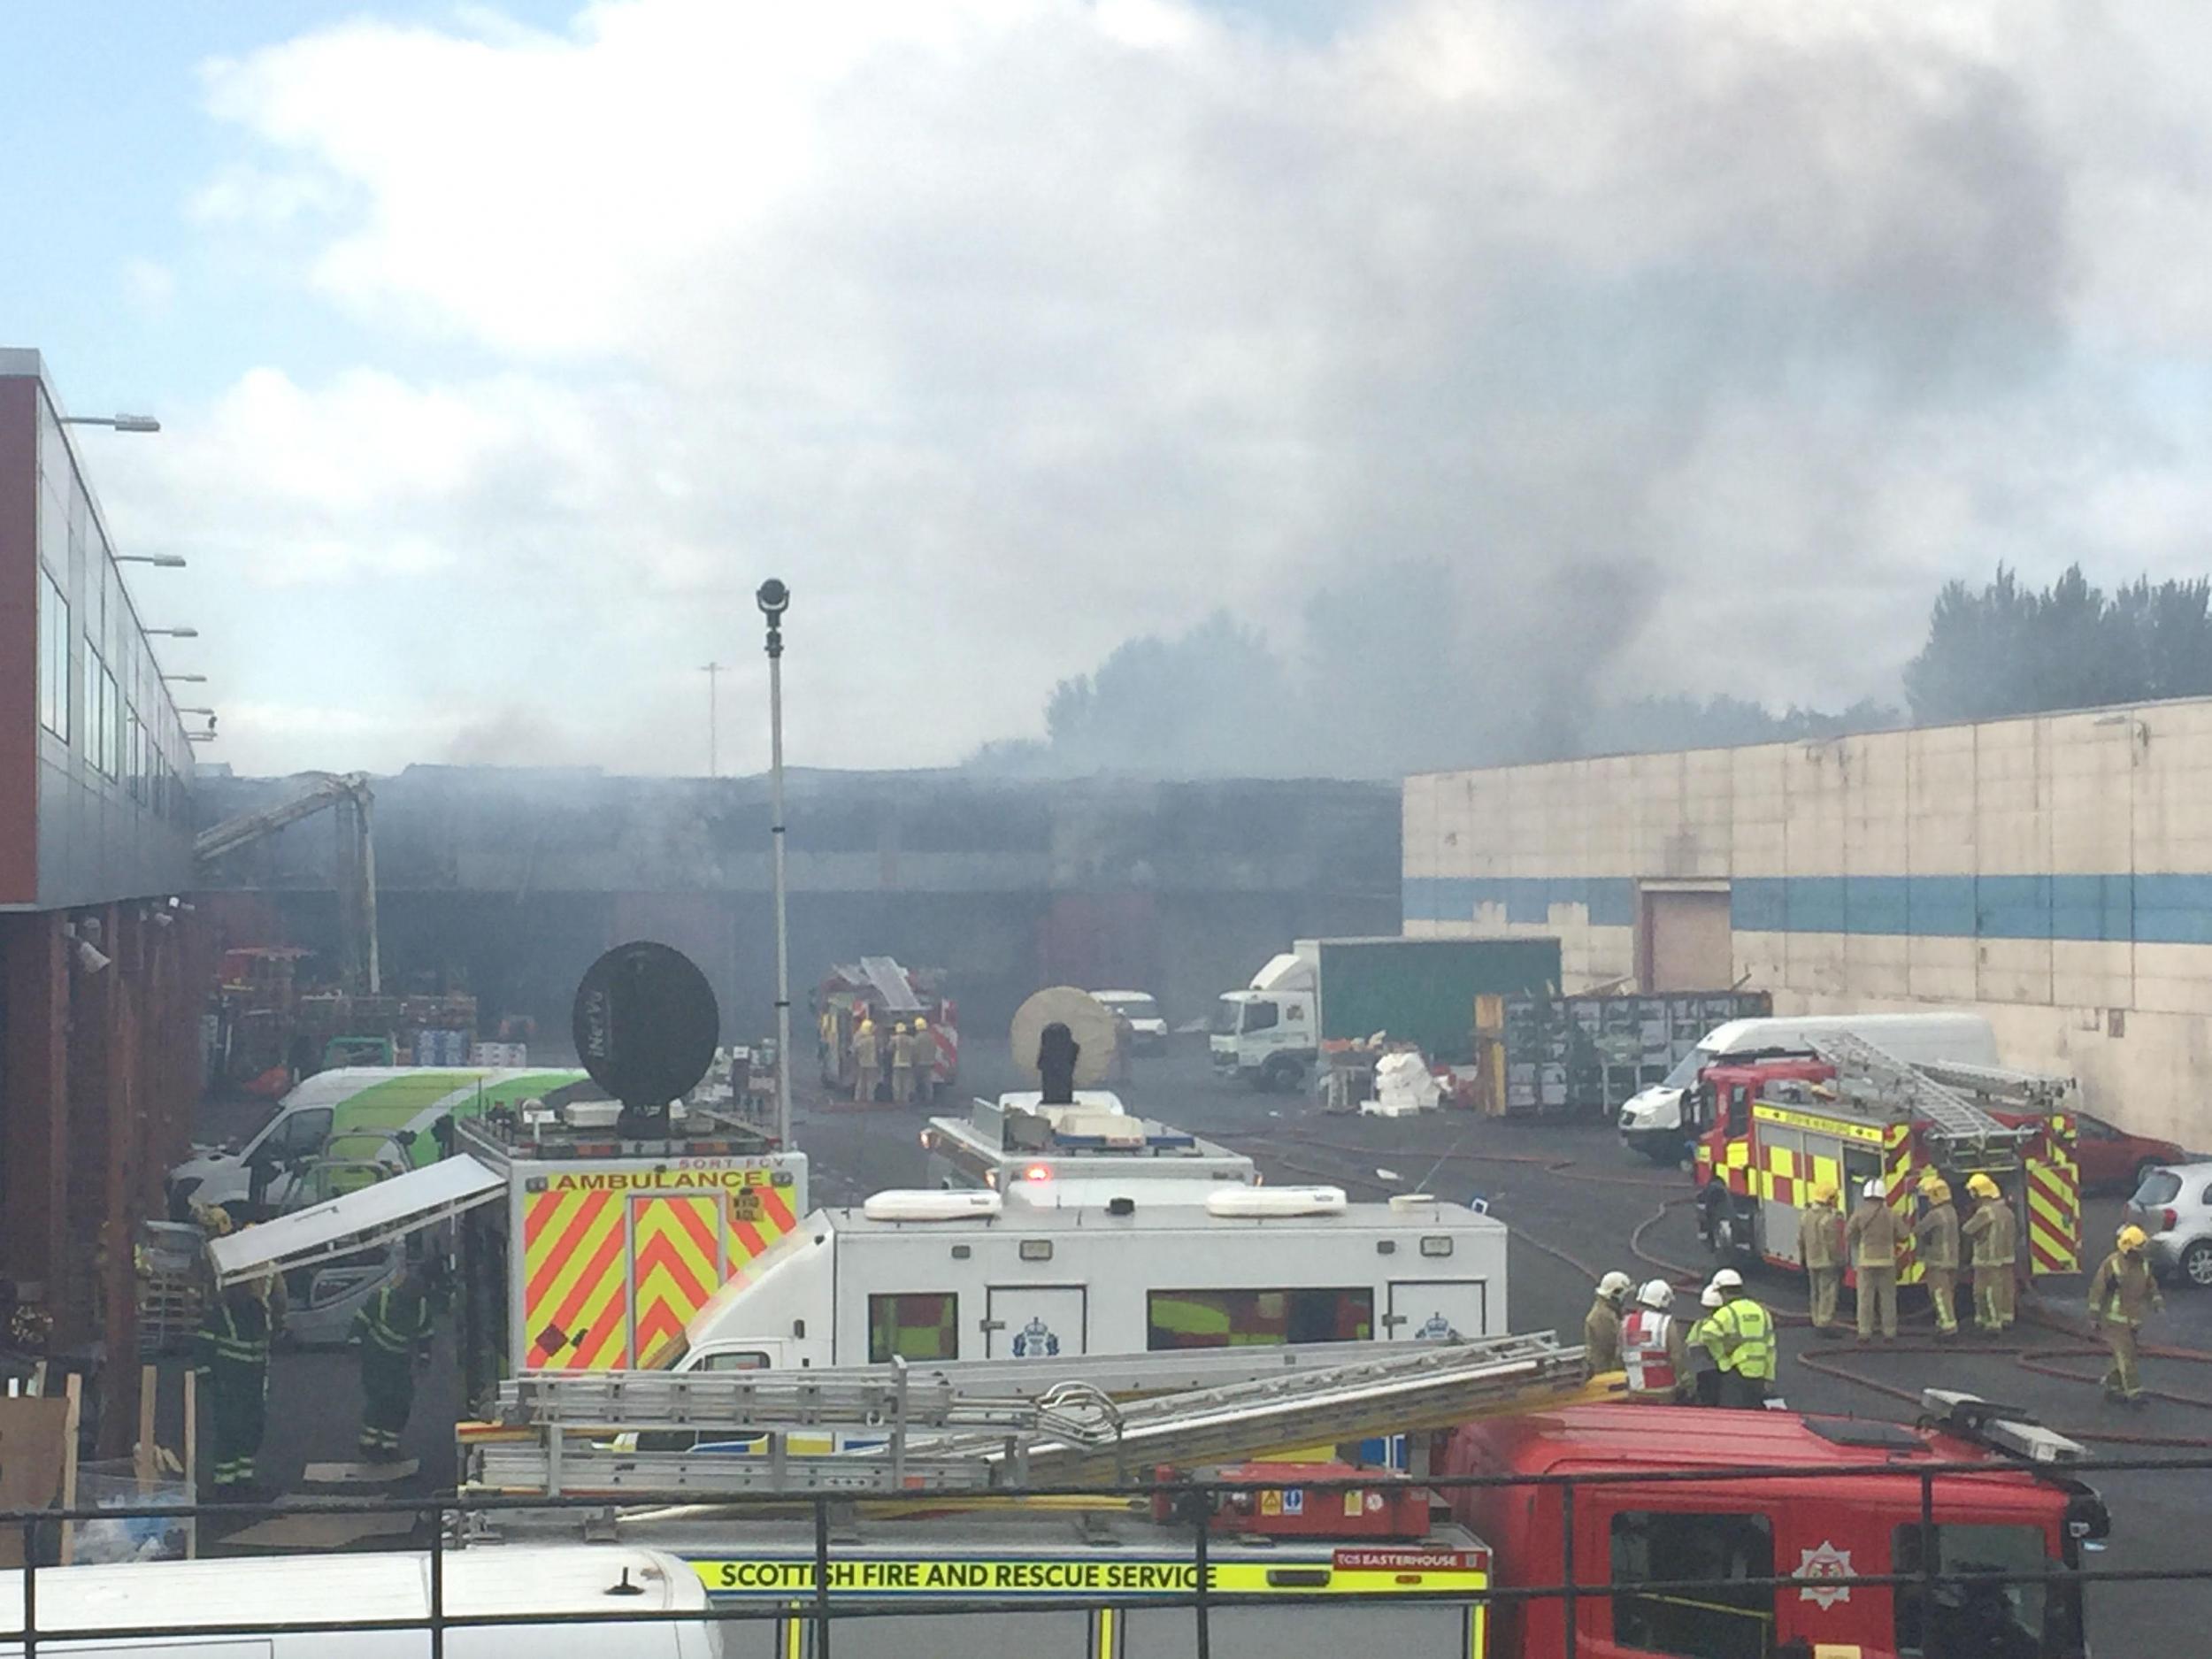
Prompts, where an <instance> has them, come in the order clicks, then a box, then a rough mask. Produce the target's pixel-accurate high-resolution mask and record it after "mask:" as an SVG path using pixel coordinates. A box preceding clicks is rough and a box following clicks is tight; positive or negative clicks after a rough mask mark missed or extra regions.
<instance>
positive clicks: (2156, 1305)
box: [2089, 1225, 2166, 1406]
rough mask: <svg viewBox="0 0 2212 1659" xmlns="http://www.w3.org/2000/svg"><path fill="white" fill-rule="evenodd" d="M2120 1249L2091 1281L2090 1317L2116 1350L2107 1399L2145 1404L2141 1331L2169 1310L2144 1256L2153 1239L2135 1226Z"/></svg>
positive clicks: (2128, 1230)
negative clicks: (2138, 1343)
mask: <svg viewBox="0 0 2212 1659" xmlns="http://www.w3.org/2000/svg"><path fill="white" fill-rule="evenodd" d="M2115 1242H2116V1244H2117V1246H2118V1248H2116V1249H2115V1250H2114V1251H2113V1252H2112V1254H2111V1255H2109V1256H2106V1257H2105V1258H2104V1265H2103V1266H2101V1267H2100V1268H2099V1269H2098V1270H2097V1272H2096V1277H2095V1278H2093V1279H2091V1280H2090V1281H2089V1317H2090V1320H2091V1321H2092V1323H2093V1324H2094V1325H2096V1327H2097V1334H2098V1335H2099V1336H2101V1337H2102V1338H2103V1339H2104V1345H2105V1346H2106V1347H2107V1348H2110V1349H2111V1350H2112V1369H2111V1370H2110V1371H2107V1372H2105V1374H2104V1397H2105V1398H2106V1399H2108V1400H2117V1401H2121V1402H2124V1403H2126V1404H2128V1405H2131V1406H2139V1405H2141V1404H2142V1403H2143V1374H2142V1372H2141V1371H2139V1370H2138V1369H2137V1366H2136V1334H2135V1333H2137V1332H2138V1331H2139V1330H2140V1329H2141V1328H2142V1325H2143V1321H2144V1320H2145V1319H2146V1318H2147V1317H2149V1316H2150V1315H2152V1314H2154V1313H2163V1312H2165V1311H2166V1299H2165V1297H2163V1296H2162V1295H2161V1294H2159V1291H2158V1280H2157V1279H2154V1277H2152V1274H2151V1264H2150V1263H2148V1262H2147V1261H2146V1260H2145V1259H2144V1257H2143V1248H2144V1246H2145V1245H2147V1244H2148V1243H2149V1242H2150V1240H2148V1239H2147V1238H2146V1237H2145V1236H2144V1233H2143V1229H2142V1228H2140V1227H2138V1226H2134V1225H2129V1226H2124V1227H2122V1228H2121V1229H2120V1236H2119V1238H2118V1239H2117V1240H2116V1241H2115Z"/></svg>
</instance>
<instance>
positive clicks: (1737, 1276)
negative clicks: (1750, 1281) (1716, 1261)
mask: <svg viewBox="0 0 2212 1659" xmlns="http://www.w3.org/2000/svg"><path fill="white" fill-rule="evenodd" d="M1713 1288H1714V1289H1715V1290H1741V1289H1742V1288H1743V1275H1742V1274H1741V1273H1739V1272H1738V1271H1736V1270H1735V1269H1734V1268H1732V1267H1724V1268H1722V1269H1721V1270H1720V1271H1719V1272H1717V1273H1716V1274H1714V1275H1713Z"/></svg>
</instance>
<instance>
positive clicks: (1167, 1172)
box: [922, 1088, 1259, 1192]
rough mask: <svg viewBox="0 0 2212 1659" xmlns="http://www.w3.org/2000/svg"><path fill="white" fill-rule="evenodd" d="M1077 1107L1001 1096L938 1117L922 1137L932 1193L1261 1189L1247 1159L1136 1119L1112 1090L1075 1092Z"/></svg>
mask: <svg viewBox="0 0 2212 1659" xmlns="http://www.w3.org/2000/svg"><path fill="white" fill-rule="evenodd" d="M1074 1094H1075V1099H1074V1101H1073V1102H1072V1103H1071V1104H1068V1105H1064V1106H1047V1105H1045V1104H1044V1103H1043V1096H1042V1095H1041V1094H1038V1093H1037V1092H1036V1091H1034V1090H1032V1091H1030V1092H1029V1093H1027V1094H1002V1095H1000V1096H999V1097H998V1098H997V1099H996V1100H995V1101H987V1100H979V1101H977V1102H975V1103H974V1105H973V1107H972V1109H971V1110H970V1111H969V1113H968V1116H967V1117H965V1118H931V1119H930V1120H929V1124H928V1125H927V1126H926V1128H924V1129H923V1131H922V1148H923V1150H925V1151H926V1152H927V1153H928V1154H929V1182H930V1185H931V1186H933V1187H943V1188H948V1189H949V1188H953V1187H982V1188H985V1189H986V1190H988V1191H993V1192H1005V1191H1009V1190H1010V1189H1011V1188H1012V1187H1013V1186H1014V1184H1015V1183H1016V1182H1018V1181H1049V1180H1075V1179H1085V1178H1089V1177H1103V1178H1107V1179H1143V1180H1163V1179H1169V1180H1178V1179H1179V1180H1201V1181H1228V1182H1231V1183H1233V1184H1235V1185H1237V1186H1240V1187H1250V1186H1256V1185H1257V1184H1258V1180H1259V1171H1258V1170H1257V1168H1256V1166H1255V1165H1254V1164H1253V1162H1252V1160H1251V1159H1250V1158H1248V1157H1246V1156H1244V1155H1243V1154H1242V1153H1240V1152H1232V1151H1230V1150H1229V1148H1226V1147H1225V1146H1221V1145H1218V1144H1217V1143H1216V1142H1214V1141H1206V1140H1202V1139H1201V1138H1200V1137H1199V1136H1197V1135H1194V1134H1193V1133H1190V1131H1188V1130H1187V1129H1178V1128H1175V1127H1173V1126H1172V1125H1168V1124H1163V1123H1156V1122H1154V1121H1153V1120H1152V1119H1151V1118H1139V1117H1136V1116H1134V1115H1133V1114H1132V1113H1131V1112H1129V1111H1128V1110H1126V1109H1125V1107H1124V1106H1123V1105H1122V1103H1121V1097H1120V1096H1119V1095H1118V1094H1114V1093H1113V1092H1112V1091H1111V1090H1110V1089H1089V1088H1084V1089H1077V1090H1075V1091H1074Z"/></svg>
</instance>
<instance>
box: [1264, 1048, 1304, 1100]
mask: <svg viewBox="0 0 2212 1659" xmlns="http://www.w3.org/2000/svg"><path fill="white" fill-rule="evenodd" d="M1305 1082H1306V1063H1305V1062H1304V1061H1302V1060H1297V1059H1294V1058H1292V1057H1291V1056H1289V1055H1286V1054H1279V1055H1277V1056H1274V1057H1273V1058H1272V1059H1271V1060H1269V1061H1268V1063H1267V1064H1265V1065H1263V1066H1262V1067H1261V1068H1260V1087H1262V1088H1263V1089H1268V1090H1271V1092H1273V1093H1275V1094H1296V1093H1297V1092H1298V1091H1299V1090H1300V1089H1301V1088H1303V1087H1305Z"/></svg>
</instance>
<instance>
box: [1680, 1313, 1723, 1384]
mask: <svg viewBox="0 0 2212 1659" xmlns="http://www.w3.org/2000/svg"><path fill="white" fill-rule="evenodd" d="M1720 1303H1721V1296H1720V1286H1718V1285H1708V1286H1706V1287H1705V1289H1704V1292H1703V1294H1701V1295H1700V1296H1699V1297H1698V1299H1697V1305H1698V1306H1699V1307H1701V1308H1702V1309H1703V1310H1705V1311H1704V1312H1703V1313H1702V1314H1701V1316H1700V1317H1699V1318H1698V1321H1697V1323H1696V1324H1694V1325H1692V1326H1691V1327H1690V1333H1689V1335H1688V1337H1687V1338H1686V1339H1685V1346H1686V1348H1687V1350H1688V1352H1689V1353H1690V1355H1691V1356H1692V1358H1693V1360H1694V1363H1695V1365H1696V1367H1697V1371H1696V1375H1695V1376H1694V1377H1692V1378H1691V1379H1689V1380H1688V1382H1687V1383H1686V1386H1684V1387H1683V1389H1682V1393H1683V1394H1684V1396H1685V1397H1686V1398H1688V1399H1690V1400H1692V1401H1694V1402H1696V1403H1697V1404H1699V1405H1701V1406H1717V1405H1718V1404H1719V1403H1720V1363H1719V1362H1718V1361H1717V1360H1716V1359H1715V1358H1714V1357H1713V1348H1712V1343H1711V1341H1710V1340H1709V1339H1710V1338H1711V1336H1712V1325H1713V1316H1714V1315H1715V1314H1717V1313H1718V1312H1719V1311H1720Z"/></svg>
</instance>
